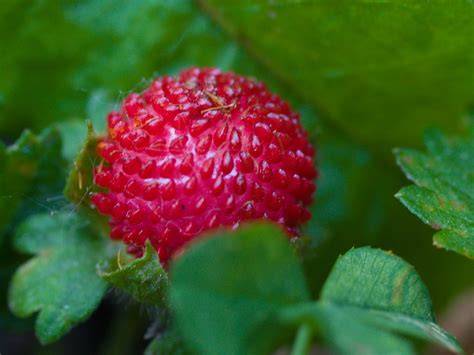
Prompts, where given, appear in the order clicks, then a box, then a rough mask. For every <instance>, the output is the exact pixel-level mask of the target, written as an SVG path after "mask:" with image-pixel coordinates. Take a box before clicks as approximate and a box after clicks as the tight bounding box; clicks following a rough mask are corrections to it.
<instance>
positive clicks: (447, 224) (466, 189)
mask: <svg viewBox="0 0 474 355" xmlns="http://www.w3.org/2000/svg"><path fill="white" fill-rule="evenodd" d="M425 143H426V146H427V148H428V152H426V153H422V152H419V151H416V150H411V149H397V150H396V151H395V154H396V157H397V163H398V165H400V167H401V168H402V170H403V171H404V172H405V174H406V175H407V177H408V178H409V179H410V180H412V181H413V182H414V183H415V184H416V185H412V186H408V187H404V188H403V189H401V190H400V191H399V192H398V193H397V195H396V197H397V198H398V199H399V200H400V201H401V202H402V203H403V204H404V205H405V206H406V207H407V208H408V209H409V210H410V211H411V212H412V213H414V214H415V215H417V216H418V217H419V218H420V219H421V220H422V221H423V222H425V223H426V224H428V225H430V226H431V227H432V228H434V229H437V230H441V231H440V232H438V233H436V234H435V235H434V244H435V245H436V246H438V247H440V248H445V249H447V250H451V251H455V252H457V253H460V254H462V255H464V256H467V257H468V258H471V259H474V124H473V127H472V132H471V134H470V136H469V137H467V138H447V137H445V136H443V134H441V133H440V132H439V131H431V132H430V133H429V134H427V136H426V139H425Z"/></svg>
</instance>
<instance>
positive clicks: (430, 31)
mask: <svg viewBox="0 0 474 355" xmlns="http://www.w3.org/2000/svg"><path fill="white" fill-rule="evenodd" d="M199 3H200V4H201V5H202V8H203V9H204V10H205V11H206V12H207V13H208V14H209V15H210V16H211V17H212V18H213V19H214V20H215V21H216V22H217V23H219V24H220V25H221V26H222V27H223V28H224V29H226V30H227V31H228V32H229V33H231V34H232V35H233V37H234V38H235V39H237V40H238V41H239V42H240V43H241V44H242V45H244V46H245V47H247V48H248V49H249V51H250V53H251V54H253V55H254V56H255V58H256V59H258V60H259V61H260V62H261V63H263V64H265V65H266V67H267V68H269V69H270V70H271V71H272V72H273V73H275V74H276V75H278V76H279V77H280V78H281V79H282V80H283V81H285V82H286V83H288V84H289V85H291V86H292V88H293V89H294V91H295V92H297V93H299V94H300V95H301V96H302V97H304V98H306V99H307V100H308V101H309V102H311V103H312V104H313V105H314V106H315V107H316V108H318V109H319V110H320V111H321V112H322V113H324V116H323V118H324V117H326V118H327V119H329V120H330V121H331V122H332V123H336V124H337V125H338V127H340V128H342V129H343V130H344V131H345V132H346V133H348V134H349V135H350V136H352V137H354V138H355V139H357V140H358V141H360V142H365V143H367V144H369V145H371V146H376V147H378V148H380V149H382V151H383V153H387V152H388V148H391V147H393V146H394V145H401V144H414V143H416V142H417V139H418V137H419V136H420V134H421V133H422V132H423V131H424V129H425V128H427V127H429V126H432V125H436V126H442V127H445V128H447V129H456V128H459V127H460V124H461V120H460V118H461V117H462V115H463V113H464V111H465V109H466V108H467V107H468V105H470V104H471V103H472V102H473V100H474V71H473V70H472V68H473V67H474V51H473V50H472V38H473V36H474V27H473V26H472V22H473V21H474V4H473V3H472V1H469V0H434V1H413V0H399V1H375V0H374V1H353V0H340V1H332V0H319V1H288V0H282V1H267V0H242V1H220V0H199ZM420 19H423V20H422V21H420ZM446 68H450V70H446Z"/></svg>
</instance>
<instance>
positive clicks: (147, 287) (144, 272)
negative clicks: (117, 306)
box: [99, 242, 168, 306]
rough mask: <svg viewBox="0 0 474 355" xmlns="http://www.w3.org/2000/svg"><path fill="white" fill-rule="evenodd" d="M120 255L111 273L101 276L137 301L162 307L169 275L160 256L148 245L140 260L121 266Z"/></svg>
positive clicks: (103, 273)
mask: <svg viewBox="0 0 474 355" xmlns="http://www.w3.org/2000/svg"><path fill="white" fill-rule="evenodd" d="M121 263H122V262H121V261H120V254H118V255H117V258H116V259H115V265H114V266H113V269H112V270H111V271H105V270H104V271H101V272H100V273H99V275H100V276H101V277H102V278H103V279H104V280H105V281H107V282H108V283H109V284H111V285H112V286H114V287H116V288H118V289H120V290H121V291H124V292H126V293H127V294H130V295H131V296H132V297H133V298H134V299H135V300H136V301H138V302H140V303H144V304H147V305H156V306H162V305H163V304H164V303H165V297H166V290H167V287H168V275H167V273H166V271H165V270H164V269H163V267H162V266H161V264H160V260H159V259H158V255H157V253H156V251H155V249H154V248H153V246H152V245H151V243H149V242H148V243H147V245H146V248H145V253H144V255H143V256H142V257H141V258H140V259H136V260H133V261H130V262H128V263H127V264H125V265H122V264H121Z"/></svg>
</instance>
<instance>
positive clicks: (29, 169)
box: [0, 130, 65, 240]
mask: <svg viewBox="0 0 474 355" xmlns="http://www.w3.org/2000/svg"><path fill="white" fill-rule="evenodd" d="M60 147H61V141H60V137H59V135H58V132H57V131H55V130H46V131H44V132H43V133H42V134H41V135H39V136H37V135H34V134H33V133H31V132H30V131H28V130H26V131H24V132H23V134H22V135H21V137H20V138H19V139H18V140H17V141H16V142H15V143H14V144H13V145H11V146H10V147H5V146H4V145H3V144H1V142H0V240H1V238H2V235H3V233H4V232H5V230H6V228H7V226H8V225H9V224H10V223H11V222H12V219H13V218H14V217H15V215H16V213H17V212H18V210H19V209H21V210H23V215H27V214H30V213H31V212H32V211H34V210H35V209H37V208H38V205H37V203H41V202H42V201H41V200H42V199H45V198H46V197H49V196H50V195H54V194H55V193H57V191H56V190H58V188H59V190H60V189H61V185H62V184H63V182H62V181H61V177H62V176H63V174H64V171H65V163H64V161H63V160H62V158H61V156H60V154H58V152H59V150H60ZM53 172H54V174H53ZM26 196H28V203H23V204H22V201H23V199H24V198H25V197H26Z"/></svg>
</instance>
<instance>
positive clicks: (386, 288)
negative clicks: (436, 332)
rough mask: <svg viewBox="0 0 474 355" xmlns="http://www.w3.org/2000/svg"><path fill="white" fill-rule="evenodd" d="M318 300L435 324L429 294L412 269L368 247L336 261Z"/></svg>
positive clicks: (393, 256) (392, 257)
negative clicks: (377, 310) (389, 312)
mask: <svg viewBox="0 0 474 355" xmlns="http://www.w3.org/2000/svg"><path fill="white" fill-rule="evenodd" d="M374 275H377V280H378V281H377V282H374ZM368 285H371V286H370V287H367V286H368ZM321 300H322V301H330V302H334V303H340V304H346V305H353V306H357V307H361V308H373V309H379V310H390V311H392V312H397V313H401V314H405V315H408V316H412V317H416V318H420V319H424V320H428V321H434V317H433V314H432V305H431V300H430V297H429V292H428V290H427V289H426V286H425V285H424V284H423V281H422V280H421V278H420V276H419V275H418V274H417V273H416V271H415V269H414V268H413V266H411V265H410V264H408V263H406V262H404V261H403V260H402V259H401V258H399V257H397V256H395V255H393V254H391V253H383V252H380V251H379V250H375V249H371V248H358V249H354V250H351V251H349V252H347V253H346V254H345V255H344V256H343V257H340V258H339V260H338V261H337V262H336V264H335V265H334V268H333V270H332V272H331V274H330V275H329V277H328V279H327V280H326V282H325V283H324V287H323V290H322V292H321Z"/></svg>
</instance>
